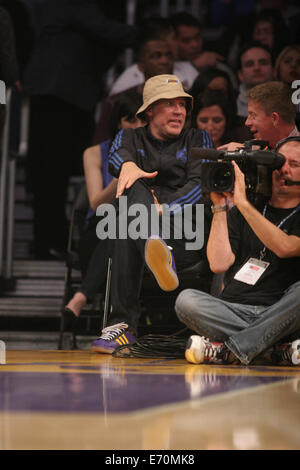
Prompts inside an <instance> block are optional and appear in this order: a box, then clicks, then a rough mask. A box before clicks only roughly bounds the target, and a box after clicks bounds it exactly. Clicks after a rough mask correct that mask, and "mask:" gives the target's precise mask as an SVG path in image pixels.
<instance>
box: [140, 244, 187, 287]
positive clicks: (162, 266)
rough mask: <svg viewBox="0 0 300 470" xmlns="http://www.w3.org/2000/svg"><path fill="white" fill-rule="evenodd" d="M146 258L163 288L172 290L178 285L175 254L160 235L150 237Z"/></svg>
mask: <svg viewBox="0 0 300 470" xmlns="http://www.w3.org/2000/svg"><path fill="white" fill-rule="evenodd" d="M145 260H146V263H147V266H148V268H149V269H150V271H151V272H152V273H153V275H154V277H155V279H156V280H157V282H158V285H159V287H160V288H161V289H162V290H165V291H171V290H175V289H176V288H177V287H178V285H179V281H178V277H177V273H176V266H175V260H174V256H173V253H172V251H171V250H170V248H169V247H168V245H167V244H166V243H165V242H164V240H162V239H161V238H160V237H158V236H151V237H150V238H148V240H147V241H146V245H145Z"/></svg>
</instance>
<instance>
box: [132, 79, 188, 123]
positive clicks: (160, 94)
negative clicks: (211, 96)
mask: <svg viewBox="0 0 300 470" xmlns="http://www.w3.org/2000/svg"><path fill="white" fill-rule="evenodd" d="M172 98H188V99H189V104H190V109H192V107H193V97H192V96H191V95H189V94H188V93H186V92H185V91H184V89H183V86H182V83H181V81H180V80H179V78H178V77H176V75H155V76H154V77H151V78H149V79H148V80H147V81H146V82H145V86H144V90H143V104H142V106H141V107H140V108H139V109H138V110H137V112H136V115H137V116H138V115H139V114H141V113H143V112H144V111H146V109H147V108H148V106H150V104H152V103H154V102H155V101H158V100H161V99H172Z"/></svg>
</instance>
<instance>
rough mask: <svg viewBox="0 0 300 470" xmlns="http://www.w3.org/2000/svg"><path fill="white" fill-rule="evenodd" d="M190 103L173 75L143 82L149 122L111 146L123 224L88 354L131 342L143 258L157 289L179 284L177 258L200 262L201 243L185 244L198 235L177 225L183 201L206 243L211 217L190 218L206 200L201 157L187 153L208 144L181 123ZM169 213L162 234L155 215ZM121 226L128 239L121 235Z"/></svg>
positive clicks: (206, 138)
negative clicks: (103, 323) (103, 312)
mask: <svg viewBox="0 0 300 470" xmlns="http://www.w3.org/2000/svg"><path fill="white" fill-rule="evenodd" d="M191 107H192V96H191V95H189V94H187V93H186V92H185V91H184V89H183V87H182V84H181V83H180V81H179V79H178V77H176V76H175V75H157V76H155V77H151V78H150V79H148V80H147V81H146V83H145V86H144V91H143V105H142V106H141V108H140V109H139V110H138V112H137V116H140V117H143V118H145V119H146V120H147V126H145V127H141V128H138V129H135V130H133V129H128V130H124V131H120V133H119V134H118V135H117V136H116V138H115V140H114V143H113V144H112V147H111V152H110V157H109V161H110V169H111V171H112V173H113V175H114V176H115V177H116V178H118V187H117V194H116V197H117V200H118V202H119V204H118V206H119V213H118V219H117V221H118V222H117V226H119V225H120V223H121V225H122V233H119V234H117V236H116V238H115V239H114V242H113V254H112V277H111V304H112V310H111V313H110V315H109V318H108V326H107V327H106V328H104V329H103V330H102V333H101V336H100V337H99V338H98V339H97V340H96V341H94V343H93V345H92V350H93V351H96V352H102V353H107V354H111V353H112V352H113V351H114V350H115V349H116V348H117V347H118V346H119V345H120V344H126V343H127V344H128V343H133V342H135V340H136V335H137V331H138V323H139V319H140V315H141V311H140V305H139V295H140V289H141V280H142V276H143V271H144V268H145V262H146V263H147V266H148V268H149V269H150V271H151V272H152V273H153V275H154V277H155V279H156V280H157V282H158V284H159V286H160V287H161V288H162V289H163V290H165V291H172V290H174V289H176V288H177V287H178V283H179V281H178V277H177V274H176V271H175V269H174V268H175V264H174V261H176V264H177V268H179V269H183V268H185V267H187V266H191V265H193V264H195V263H197V262H199V261H200V260H201V259H205V258H202V255H203V254H204V251H205V250H204V249H203V247H200V245H201V243H200V244H199V245H198V246H197V244H198V243H197V241H196V244H195V245H194V244H192V246H189V247H187V246H186V242H187V240H188V239H189V241H191V240H193V239H195V237H196V235H195V234H191V233H189V234H188V233H187V232H186V231H185V230H184V229H183V227H181V229H179V228H176V227H175V225H176V221H178V219H177V217H175V216H176V214H178V217H181V216H182V215H183V211H185V207H186V205H188V206H189V208H190V209H191V211H190V216H191V217H190V218H191V225H193V227H197V230H203V232H202V233H203V238H204V242H205V240H206V235H207V233H206V232H207V231H208V230H209V219H210V217H209V218H208V220H207V221H205V222H204V224H202V222H201V223H200V222H199V221H198V223H196V219H195V217H193V214H194V216H195V215H196V214H195V213H193V209H196V206H195V205H196V204H197V203H203V198H202V190H201V176H200V175H201V169H200V162H199V161H197V160H196V159H192V158H190V155H189V153H190V149H191V148H192V147H195V146H196V147H205V148H207V147H208V148H210V147H212V142H211V139H210V137H209V135H208V134H207V133H206V132H205V131H200V130H196V129H185V128H184V126H185V120H186V116H187V113H188V112H189V110H190V109H191ZM123 194H124V197H125V196H126V197H125V200H126V205H124V204H123V202H125V201H124V198H121V196H122V195H123ZM137 203H139V206H140V205H141V204H142V205H143V208H144V211H141V213H140V217H139V224H138V226H139V227H140V232H139V234H136V233H134V234H133V235H134V236H131V232H130V230H129V225H130V226H132V224H131V222H132V217H129V215H131V214H132V209H133V207H136V204H137ZM125 206H126V207H125ZM168 210H170V211H172V214H173V215H174V217H173V216H171V215H172V214H170V218H169V219H170V224H169V228H170V233H169V234H167V233H166V232H164V239H163V238H161V237H160V235H161V228H162V227H161V224H162V219H161V217H160V216H161V214H162V213H163V211H164V212H165V211H167V212H168ZM184 215H186V214H185V213H184ZM184 218H185V217H184ZM196 218H197V217H196ZM120 221H121V222H120ZM133 222H134V220H133ZM181 225H183V224H181ZM175 228H176V230H174V229H175ZM178 229H179V230H180V232H178ZM120 230H121V229H120ZM123 231H125V232H126V235H127V236H126V235H125V237H124V236H121V235H123V233H124V232H123ZM135 235H138V236H135ZM196 238H197V237H196ZM165 240H166V241H167V243H168V245H167V244H166V242H165ZM169 245H171V246H172V250H171V249H170V248H169Z"/></svg>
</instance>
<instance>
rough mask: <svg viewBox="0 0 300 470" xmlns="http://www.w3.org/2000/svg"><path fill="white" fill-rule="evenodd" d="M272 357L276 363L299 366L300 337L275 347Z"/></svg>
mask: <svg viewBox="0 0 300 470" xmlns="http://www.w3.org/2000/svg"><path fill="white" fill-rule="evenodd" d="M272 359H273V361H274V362H275V363H276V364H281V365H289V366H290V365H293V366H298V365H299V364H300V339H296V340H295V341H293V342H292V343H282V344H280V345H276V346H275V347H274V350H273V353H272Z"/></svg>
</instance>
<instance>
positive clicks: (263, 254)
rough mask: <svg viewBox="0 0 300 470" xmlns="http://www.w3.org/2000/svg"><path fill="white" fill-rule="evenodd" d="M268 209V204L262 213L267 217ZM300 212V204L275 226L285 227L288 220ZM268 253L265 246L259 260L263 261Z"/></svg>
mask: <svg viewBox="0 0 300 470" xmlns="http://www.w3.org/2000/svg"><path fill="white" fill-rule="evenodd" d="M267 207H268V204H267V203H266V205H265V207H264V209H263V212H262V215H263V216H264V217H265V216H266V212H267ZM299 210H300V204H298V206H297V207H295V209H294V210H293V211H292V212H291V213H290V214H289V215H288V216H286V217H285V218H284V219H282V220H281V222H279V223H278V224H275V225H276V227H278V228H281V227H282V226H283V224H284V223H285V222H286V221H287V220H288V219H290V218H291V217H293V215H295V214H296V212H299ZM266 251H267V248H266V247H265V246H264V247H263V249H262V250H261V251H260V253H259V255H260V257H259V259H260V260H262V259H263V258H264V256H265V254H266Z"/></svg>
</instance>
